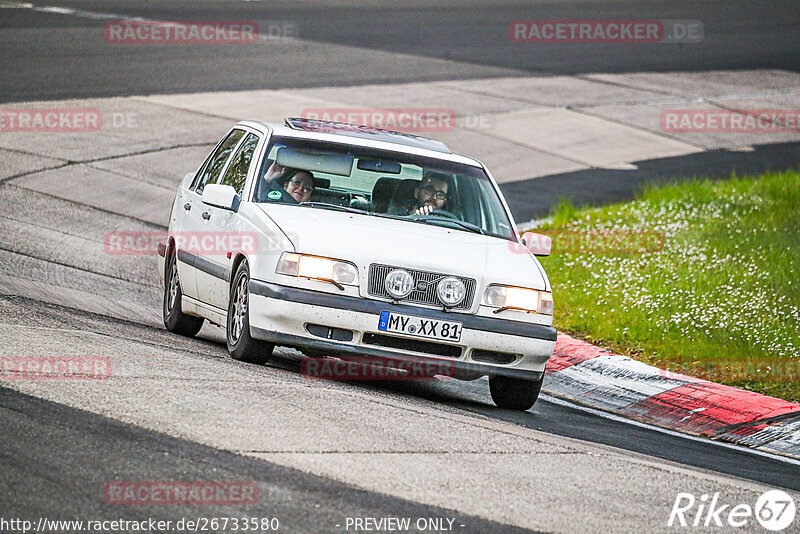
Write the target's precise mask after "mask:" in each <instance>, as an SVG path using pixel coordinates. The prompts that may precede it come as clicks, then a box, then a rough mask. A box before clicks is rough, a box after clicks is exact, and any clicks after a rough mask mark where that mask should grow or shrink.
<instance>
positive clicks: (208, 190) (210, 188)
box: [203, 184, 242, 212]
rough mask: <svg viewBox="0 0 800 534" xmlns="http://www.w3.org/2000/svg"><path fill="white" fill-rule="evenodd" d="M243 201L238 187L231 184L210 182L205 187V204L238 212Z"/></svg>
mask: <svg viewBox="0 0 800 534" xmlns="http://www.w3.org/2000/svg"><path fill="white" fill-rule="evenodd" d="M241 201H242V199H240V198H239V195H237V194H236V189H234V188H233V187H231V186H229V185H222V184H208V185H207V186H205V187H204V188H203V204H208V205H209V206H214V207H215V208H222V209H224V210H229V211H234V212H236V211H239V203H240V202H241Z"/></svg>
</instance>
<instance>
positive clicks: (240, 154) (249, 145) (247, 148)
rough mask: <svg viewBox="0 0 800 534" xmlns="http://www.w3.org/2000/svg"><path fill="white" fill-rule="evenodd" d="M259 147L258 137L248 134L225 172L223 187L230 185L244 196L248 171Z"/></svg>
mask: <svg viewBox="0 0 800 534" xmlns="http://www.w3.org/2000/svg"><path fill="white" fill-rule="evenodd" d="M256 145H258V136H257V135H255V134H248V135H247V137H245V139H244V142H243V143H242V144H241V146H240V147H239V150H237V151H236V154H235V155H234V156H233V159H232V160H231V164H230V165H228V170H227V171H225V177H224V178H223V179H222V182H220V183H221V184H223V185H230V186H232V187H233V188H234V189H236V193H237V194H238V195H239V196H242V191H243V190H244V182H245V181H246V180H247V170H248V169H249V168H250V162H251V161H252V159H253V153H254V152H255V151H256Z"/></svg>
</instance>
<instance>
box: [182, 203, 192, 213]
mask: <svg viewBox="0 0 800 534" xmlns="http://www.w3.org/2000/svg"><path fill="white" fill-rule="evenodd" d="M183 209H185V210H186V211H189V210H190V209H192V205H191V204H189V203H188V202H187V203H186V204H184V205H183Z"/></svg>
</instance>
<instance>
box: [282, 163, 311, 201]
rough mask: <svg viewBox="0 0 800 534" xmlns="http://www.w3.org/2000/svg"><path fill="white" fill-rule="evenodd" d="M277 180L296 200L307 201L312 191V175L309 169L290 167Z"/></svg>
mask: <svg viewBox="0 0 800 534" xmlns="http://www.w3.org/2000/svg"><path fill="white" fill-rule="evenodd" d="M279 182H280V183H282V184H283V188H284V189H285V190H286V191H287V192H288V193H289V194H290V195H291V196H292V198H294V199H295V200H296V201H298V202H308V201H309V199H310V198H311V193H313V192H314V175H313V174H311V173H310V172H309V171H304V170H298V169H290V170H289V171H288V172H286V173H284V174H283V175H282V176H281V177H280V178H279Z"/></svg>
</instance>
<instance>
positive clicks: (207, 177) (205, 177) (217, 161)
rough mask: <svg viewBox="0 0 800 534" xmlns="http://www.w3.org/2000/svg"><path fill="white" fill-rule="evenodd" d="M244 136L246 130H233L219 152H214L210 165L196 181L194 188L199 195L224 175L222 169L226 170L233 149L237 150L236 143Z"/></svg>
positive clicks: (220, 146) (218, 149)
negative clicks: (207, 185)
mask: <svg viewBox="0 0 800 534" xmlns="http://www.w3.org/2000/svg"><path fill="white" fill-rule="evenodd" d="M243 135H244V130H233V131H232V132H231V133H229V134H228V137H226V138H225V140H224V141H223V142H222V144H221V145H219V147H217V150H216V151H215V152H214V155H213V156H211V159H210V160H209V162H208V164H207V165H206V166H205V167H204V168H203V170H202V171H201V172H200V177H199V180H198V179H196V180H195V184H194V186H193V188H194V190H195V191H196V192H197V194H198V195H202V194H203V189H204V188H205V186H206V184H208V183H212V184H214V183H216V182H217V180H219V175H220V174H221V173H222V169H224V168H225V163H226V162H227V161H228V158H229V157H230V156H231V152H233V149H234V148H236V143H238V142H239V139H241V138H242V136H243Z"/></svg>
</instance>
